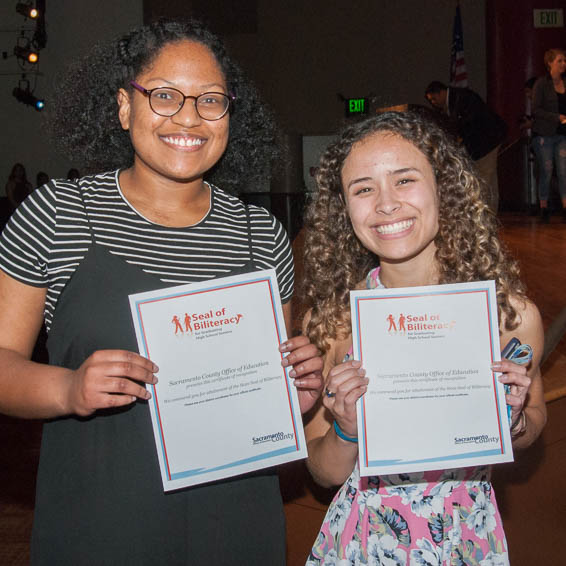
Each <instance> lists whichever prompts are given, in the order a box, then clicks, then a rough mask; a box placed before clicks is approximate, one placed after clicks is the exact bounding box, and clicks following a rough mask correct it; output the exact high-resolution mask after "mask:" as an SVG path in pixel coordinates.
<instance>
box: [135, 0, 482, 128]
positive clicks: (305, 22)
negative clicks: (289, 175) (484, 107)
mask: <svg viewBox="0 0 566 566" xmlns="http://www.w3.org/2000/svg"><path fill="white" fill-rule="evenodd" d="M455 5H456V4H455V2H454V0H399V1H397V2H390V1H388V0H387V1H386V0H357V1H355V2H328V1H327V0H309V1H308V2H304V1H302V0H301V1H297V0H288V1H287V2H276V1H274V0H243V1H240V0H239V1H238V2H232V1H230V2H227V1H222V0H213V1H212V2H203V1H202V0H169V1H165V2H164V1H163V0H145V1H144V16H145V19H146V21H148V20H150V19H154V18H156V17H158V16H180V15H191V14H192V15H195V16H198V17H202V18H203V19H205V20H206V21H208V23H209V25H210V26H211V27H212V28H213V29H214V30H216V31H218V32H219V33H220V34H221V35H223V36H224V37H225V39H226V42H227V44H228V46H229V47H230V50H231V52H232V53H233V55H234V56H235V58H236V59H237V60H238V61H239V62H240V63H241V64H242V66H243V67H244V68H245V69H246V70H247V71H248V73H249V74H250V75H251V77H252V78H253V79H254V81H255V82H256V84H257V85H258V87H259V89H260V90H261V91H262V93H263V95H264V97H265V98H266V100H267V101H268V102H269V103H270V104H271V105H272V106H273V108H274V109H275V111H276V113H277V115H278V117H279V121H280V123H281V125H282V126H283V127H284V128H285V129H286V130H287V131H288V132H297V133H303V134H305V133H306V134H325V133H331V132H333V131H334V130H335V129H336V128H337V127H338V126H339V125H340V124H341V123H342V122H343V120H344V103H343V102H341V101H340V99H339V96H338V95H339V94H342V95H344V96H345V97H362V96H370V95H373V96H372V102H371V109H372V110H373V109H375V108H376V107H383V106H392V105H398V104H406V103H420V104H424V103H425V101H424V97H423V91H424V89H425V87H426V85H427V84H428V83H429V82H430V81H431V80H433V79H438V80H442V81H448V76H449V63H450V47H451V40H452V22H453V18H454V12H455ZM460 5H461V9H462V20H463V29H464V46H465V51H466V60H467V64H468V71H469V77H470V86H472V87H473V88H474V89H475V90H477V91H478V92H480V94H482V96H483V95H485V7H484V1H483V0H480V1H478V0H461V1H460ZM232 6H237V7H238V10H236V11H235V12H234V10H233V8H232Z"/></svg>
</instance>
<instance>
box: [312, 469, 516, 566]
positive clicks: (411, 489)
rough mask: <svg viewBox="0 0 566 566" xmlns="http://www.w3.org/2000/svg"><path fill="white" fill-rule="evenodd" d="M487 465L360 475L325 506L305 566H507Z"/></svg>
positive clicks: (353, 475) (502, 533) (505, 548)
mask: <svg viewBox="0 0 566 566" xmlns="http://www.w3.org/2000/svg"><path fill="white" fill-rule="evenodd" d="M489 471H490V470H489V468H486V467H480V468H462V469H455V470H441V471H436V472H425V473H412V474H402V475H390V476H380V477H369V478H360V476H359V473H358V469H357V467H356V469H354V471H353V472H352V475H351V476H350V477H349V479H348V480H347V481H346V483H345V484H344V485H343V486H342V488H341V489H340V491H339V492H338V493H337V494H336V497H335V498H334V500H333V501H332V503H331V504H330V507H329V508H328V512H327V514H326V517H325V519H324V522H323V524H322V527H321V529H320V533H319V535H318V537H317V540H316V542H315V544H314V546H313V548H312V551H311V554H310V556H309V558H308V560H307V563H306V566H333V565H336V566H350V565H351V566H358V565H360V566H361V565H365V564H367V565H371V566H378V565H386V566H405V565H410V566H437V565H438V566H463V565H474V566H508V565H509V558H508V555H507V542H506V540H505V534H504V532H503V527H502V524H501V517H500V515H499V511H498V509H497V503H496V501H495V495H494V493H493V489H492V487H491V483H490V481H489Z"/></svg>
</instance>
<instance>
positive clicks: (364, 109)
mask: <svg viewBox="0 0 566 566" xmlns="http://www.w3.org/2000/svg"><path fill="white" fill-rule="evenodd" d="M368 112H369V104H368V99H367V98H347V99H346V116H356V115H358V114H367V113H368Z"/></svg>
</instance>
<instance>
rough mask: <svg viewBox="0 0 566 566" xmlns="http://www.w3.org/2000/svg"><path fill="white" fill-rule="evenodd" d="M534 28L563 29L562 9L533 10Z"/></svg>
mask: <svg viewBox="0 0 566 566" xmlns="http://www.w3.org/2000/svg"><path fill="white" fill-rule="evenodd" d="M533 17H534V21H535V28H562V27H564V12H563V11H562V8H557V9H548V10H533Z"/></svg>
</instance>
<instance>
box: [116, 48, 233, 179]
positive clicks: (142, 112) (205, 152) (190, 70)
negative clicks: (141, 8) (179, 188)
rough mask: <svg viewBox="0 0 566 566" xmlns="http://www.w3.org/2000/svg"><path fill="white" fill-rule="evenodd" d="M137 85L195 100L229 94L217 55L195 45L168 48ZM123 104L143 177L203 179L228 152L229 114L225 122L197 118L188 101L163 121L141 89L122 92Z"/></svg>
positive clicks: (123, 119)
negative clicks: (168, 90) (165, 89)
mask: <svg viewBox="0 0 566 566" xmlns="http://www.w3.org/2000/svg"><path fill="white" fill-rule="evenodd" d="M135 81H136V82H137V83H138V84H140V85H142V86H143V87H144V88H146V89H147V90H151V89H154V88H156V87H173V88H176V89H178V90H180V91H181V92H182V93H183V94H185V95H190V96H198V95H199V94H202V93H204V92H210V91H214V92H222V93H224V94H228V89H227V85H226V81H225V79H224V75H223V74H222V71H221V70H220V67H219V65H218V62H217V60H216V59H215V57H214V55H213V54H212V52H211V51H210V50H209V49H208V48H207V47H206V46H204V45H202V44H200V43H197V42H194V41H181V42H178V43H170V44H168V45H166V46H165V47H163V49H161V51H160V52H159V54H158V55H157V57H156V58H155V59H154V61H153V62H152V64H151V65H150V67H149V68H148V69H146V70H145V71H144V72H143V73H141V74H140V75H139V76H137V77H135ZM118 104H119V107H120V110H119V118H120V123H121V124H122V127H123V128H124V129H126V130H129V132H130V138H131V140H132V145H133V147H134V152H135V158H134V168H135V169H137V172H141V171H143V172H146V173H150V174H152V175H157V176H159V177H162V178H165V179H171V180H175V181H184V182H186V181H195V180H202V177H203V175H204V174H205V173H206V171H208V170H209V169H210V168H212V167H213V166H214V165H215V164H216V163H217V162H218V160H219V159H220V158H221V156H222V154H223V153H224V150H225V149H226V145H227V143H228V130H229V128H228V124H229V115H228V114H226V115H225V116H224V117H222V118H221V119H220V120H215V121H210V120H204V119H202V118H201V117H200V116H199V115H198V114H197V112H196V110H195V106H194V100H192V99H187V100H186V101H185V104H184V106H183V108H182V109H181V110H180V111H179V112H178V113H177V114H175V115H174V116H170V117H165V116H159V115H158V114H155V112H153V110H152V109H151V108H150V106H149V100H148V97H147V96H146V95H145V94H143V93H141V92H138V91H137V90H133V92H126V91H125V90H122V89H121V90H120V92H119V93H118Z"/></svg>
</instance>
